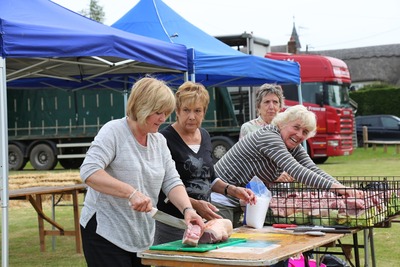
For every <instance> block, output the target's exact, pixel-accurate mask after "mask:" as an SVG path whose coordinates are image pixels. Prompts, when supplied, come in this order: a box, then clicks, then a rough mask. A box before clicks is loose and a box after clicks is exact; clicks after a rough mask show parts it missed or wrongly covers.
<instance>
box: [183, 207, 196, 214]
mask: <svg viewBox="0 0 400 267" xmlns="http://www.w3.org/2000/svg"><path fill="white" fill-rule="evenodd" d="M187 210H195V209H194V208H192V207H186V208H184V209H183V211H182V214H183V216H185V212H186V211H187Z"/></svg>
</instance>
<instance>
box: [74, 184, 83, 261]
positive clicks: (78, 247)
mask: <svg viewBox="0 0 400 267" xmlns="http://www.w3.org/2000/svg"><path fill="white" fill-rule="evenodd" d="M78 195H79V192H78V191H76V190H75V191H73V192H72V205H73V208H74V224H75V243H76V252H77V253H82V240H81V227H80V224H79V201H78Z"/></svg>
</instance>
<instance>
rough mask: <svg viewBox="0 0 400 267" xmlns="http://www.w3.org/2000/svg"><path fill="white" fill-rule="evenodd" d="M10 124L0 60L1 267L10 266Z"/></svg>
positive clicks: (4, 77) (2, 64)
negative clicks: (8, 122)
mask: <svg viewBox="0 0 400 267" xmlns="http://www.w3.org/2000/svg"><path fill="white" fill-rule="evenodd" d="M7 129H8V124H7V87H6V59H5V58H3V57H1V58H0V171H1V176H0V178H1V228H2V229H1V254H2V255H1V265H2V266H3V267H7V266H8V253H9V251H8V131H7Z"/></svg>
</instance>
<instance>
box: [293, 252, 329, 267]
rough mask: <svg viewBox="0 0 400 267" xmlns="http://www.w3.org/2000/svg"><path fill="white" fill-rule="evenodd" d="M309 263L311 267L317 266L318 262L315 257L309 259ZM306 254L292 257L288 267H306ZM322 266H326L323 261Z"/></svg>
mask: <svg viewBox="0 0 400 267" xmlns="http://www.w3.org/2000/svg"><path fill="white" fill-rule="evenodd" d="M308 265H309V266H310V267H317V262H316V261H315V260H314V259H308ZM305 266H306V264H305V259H304V255H303V254H300V255H299V256H298V257H292V258H290V259H289V262H288V267H305ZM319 266H320V267H326V265H325V264H323V263H321V264H320V265H319Z"/></svg>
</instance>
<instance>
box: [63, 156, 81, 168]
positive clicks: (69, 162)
mask: <svg viewBox="0 0 400 267" xmlns="http://www.w3.org/2000/svg"><path fill="white" fill-rule="evenodd" d="M58 161H59V162H60V165H61V166H63V168H64V169H67V170H69V169H79V167H80V166H81V165H82V163H83V158H79V159H59V160H58Z"/></svg>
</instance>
